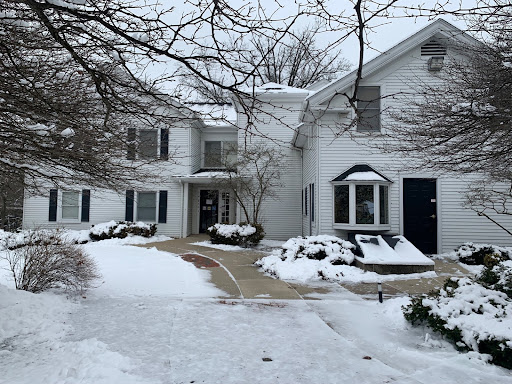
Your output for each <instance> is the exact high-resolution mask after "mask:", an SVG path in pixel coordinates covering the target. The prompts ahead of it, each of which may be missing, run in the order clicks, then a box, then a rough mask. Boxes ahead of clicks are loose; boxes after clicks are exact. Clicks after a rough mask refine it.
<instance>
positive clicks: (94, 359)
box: [0, 285, 147, 384]
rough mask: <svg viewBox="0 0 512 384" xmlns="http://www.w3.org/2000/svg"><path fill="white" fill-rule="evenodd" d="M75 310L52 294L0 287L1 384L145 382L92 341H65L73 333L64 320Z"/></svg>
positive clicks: (123, 361)
mask: <svg viewBox="0 0 512 384" xmlns="http://www.w3.org/2000/svg"><path fill="white" fill-rule="evenodd" d="M78 307H79V306H78V305H77V304H72V303H70V302H69V301H68V300H66V299H65V298H64V297H62V296H58V295H55V294H52V293H40V294H37V295H36V294H33V293H29V292H25V291H16V290H12V289H8V288H6V287H5V286H3V285H0V345H1V350H0V356H1V360H0V361H1V363H0V367H1V368H0V369H1V371H2V379H1V380H2V382H5V383H19V384H21V383H26V384H29V383H36V382H37V383H77V382H80V383H90V384H93V383H94V384H96V383H104V384H107V383H114V382H116V383H119V382H122V383H133V384H135V383H144V382H147V381H144V380H141V379H142V378H140V377H138V376H135V375H132V374H130V373H128V372H129V371H130V370H132V369H133V364H132V362H131V361H130V359H128V358H126V357H124V356H122V355H120V354H119V353H116V352H112V351H110V350H109V349H108V347H107V346H106V345H105V344H104V343H102V342H100V341H98V340H96V339H95V338H91V339H86V340H80V341H68V340H67V339H66V338H67V336H68V335H69V334H71V333H73V331H74V329H73V327H72V326H71V325H69V314H70V313H73V312H75V311H76V310H77V309H78ZM56 362H58V363H57V364H56ZM3 380H5V381H3Z"/></svg>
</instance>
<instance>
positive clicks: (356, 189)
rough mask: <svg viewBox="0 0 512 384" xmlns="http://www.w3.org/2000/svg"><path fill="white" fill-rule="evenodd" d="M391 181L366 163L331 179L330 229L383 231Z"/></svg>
mask: <svg viewBox="0 0 512 384" xmlns="http://www.w3.org/2000/svg"><path fill="white" fill-rule="evenodd" d="M391 183H392V182H391V180H390V179H388V178H387V177H386V176H384V175H383V174H381V173H380V172H378V171H376V170H374V169H373V168H372V167H370V166H369V165H367V164H357V165H354V166H352V167H351V168H349V169H347V170H346V171H344V172H343V173H341V174H340V175H339V176H337V177H335V178H334V179H332V180H331V184H332V188H333V228H335V229H345V230H351V229H353V230H373V231H387V230H389V229H391V225H390V221H389V187H390V184H391Z"/></svg>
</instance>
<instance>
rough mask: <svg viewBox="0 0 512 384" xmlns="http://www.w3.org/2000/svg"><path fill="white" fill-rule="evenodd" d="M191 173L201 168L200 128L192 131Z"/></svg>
mask: <svg viewBox="0 0 512 384" xmlns="http://www.w3.org/2000/svg"><path fill="white" fill-rule="evenodd" d="M190 164H191V169H190V173H194V172H197V171H198V170H199V169H200V168H201V131H200V130H199V129H198V128H191V130H190Z"/></svg>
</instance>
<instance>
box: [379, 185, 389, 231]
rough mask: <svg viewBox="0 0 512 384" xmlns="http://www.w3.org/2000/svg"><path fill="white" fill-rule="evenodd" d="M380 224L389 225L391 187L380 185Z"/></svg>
mask: <svg viewBox="0 0 512 384" xmlns="http://www.w3.org/2000/svg"><path fill="white" fill-rule="evenodd" d="M379 202H380V223H381V224H389V187H388V186H387V185H379Z"/></svg>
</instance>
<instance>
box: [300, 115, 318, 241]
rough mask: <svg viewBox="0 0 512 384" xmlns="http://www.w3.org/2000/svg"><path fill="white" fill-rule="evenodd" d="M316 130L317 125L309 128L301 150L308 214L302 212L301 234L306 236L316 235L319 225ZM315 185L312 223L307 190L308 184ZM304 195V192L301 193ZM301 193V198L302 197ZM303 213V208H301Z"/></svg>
mask: <svg viewBox="0 0 512 384" xmlns="http://www.w3.org/2000/svg"><path fill="white" fill-rule="evenodd" d="M318 129H319V127H318V126H317V124H314V125H312V126H311V127H310V128H309V134H308V136H309V137H308V141H307V143H306V145H305V146H304V148H303V151H302V156H303V159H302V161H303V176H302V191H304V188H307V191H308V214H307V215H305V214H304V213H305V212H303V215H302V234H303V235H305V236H307V235H310V234H311V235H317V234H319V233H318V229H319V225H317V223H318V222H319V220H321V219H320V215H319V213H320V205H319V204H318V202H319V185H318V181H319V179H318V176H319V175H318V156H319V151H318V148H319V145H320V140H319V138H318V132H319V131H318ZM313 183H314V184H315V192H314V199H315V202H314V206H315V215H314V222H312V221H311V220H310V217H311V209H310V207H311V191H310V188H309V185H310V184H313ZM302 193H304V192H302ZM302 193H301V197H302ZM301 211H303V208H301Z"/></svg>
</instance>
